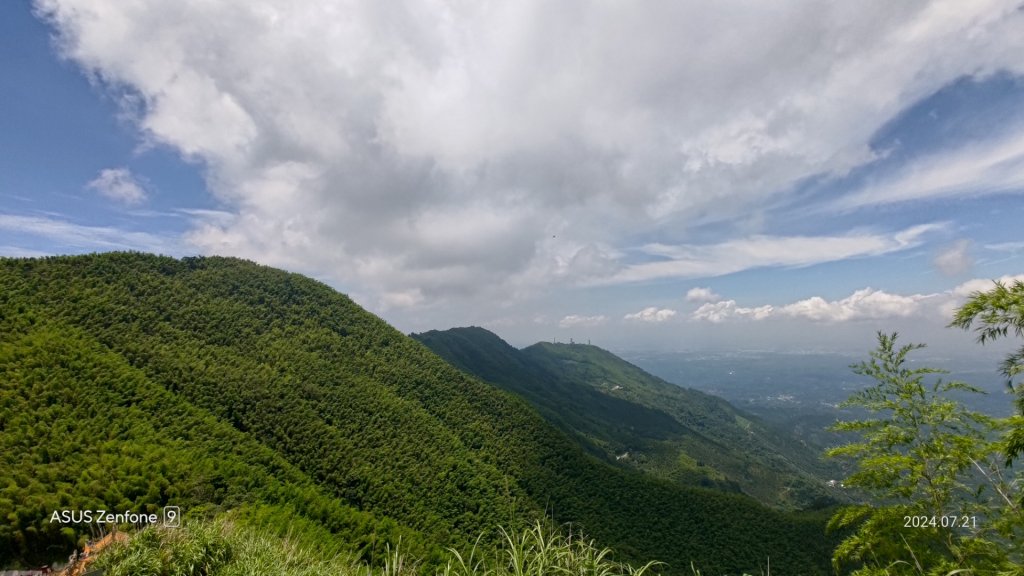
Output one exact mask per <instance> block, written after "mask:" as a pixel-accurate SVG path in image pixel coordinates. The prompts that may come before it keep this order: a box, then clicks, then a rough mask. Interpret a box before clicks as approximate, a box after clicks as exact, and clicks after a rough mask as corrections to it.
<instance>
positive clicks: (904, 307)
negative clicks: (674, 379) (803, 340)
mask: <svg viewBox="0 0 1024 576" xmlns="http://www.w3.org/2000/svg"><path fill="white" fill-rule="evenodd" d="M935 298H936V295H935V294H914V295H911V296H904V295H900V294H891V293H888V292H885V291H882V290H875V289H872V288H864V289H862V290H857V291H856V292H854V293H853V294H851V295H849V296H847V297H846V298H843V299H840V300H825V299H824V298H822V297H820V296H812V297H810V298H807V299H804V300H799V301H796V302H793V303H791V304H786V305H783V306H772V305H764V306H759V307H756V308H749V307H743V306H738V305H737V304H736V301H735V300H723V301H720V302H713V303H712V302H709V303H707V304H704V305H703V306H701V307H700V308H698V309H697V310H695V311H694V312H693V314H691V316H690V317H691V318H692V319H694V320H705V321H708V322H714V323H720V322H725V321H727V320H734V319H746V320H765V319H768V318H780V317H788V318H800V319H804V320H812V321H815V322H846V321H850V320H864V319H879V318H898V317H907V316H911V315H914V314H917V313H919V312H921V311H922V308H923V305H924V303H926V302H928V301H934V299H935Z"/></svg>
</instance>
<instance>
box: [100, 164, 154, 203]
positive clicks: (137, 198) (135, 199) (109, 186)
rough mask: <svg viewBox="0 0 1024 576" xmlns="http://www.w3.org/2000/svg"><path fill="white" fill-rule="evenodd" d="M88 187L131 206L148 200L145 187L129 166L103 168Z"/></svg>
mask: <svg viewBox="0 0 1024 576" xmlns="http://www.w3.org/2000/svg"><path fill="white" fill-rule="evenodd" d="M86 188H89V189H90V190H95V191H96V192H98V193H99V194H100V195H101V196H105V197H107V198H110V199H111V200H115V201H117V202H120V203H122V204H128V205H130V206H134V205H137V204H142V203H143V202H144V201H145V200H146V191H145V189H144V188H143V187H142V184H140V183H139V181H138V179H136V178H135V176H133V175H132V173H131V171H129V170H128V169H127V168H107V169H106V170H101V171H100V173H99V176H97V177H96V178H95V179H93V180H92V181H90V182H89V183H88V184H86Z"/></svg>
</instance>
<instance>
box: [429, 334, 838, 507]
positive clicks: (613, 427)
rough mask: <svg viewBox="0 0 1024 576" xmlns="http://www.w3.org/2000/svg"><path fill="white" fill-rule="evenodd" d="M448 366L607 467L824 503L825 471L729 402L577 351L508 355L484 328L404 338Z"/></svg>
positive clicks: (584, 349)
mask: <svg viewBox="0 0 1024 576" xmlns="http://www.w3.org/2000/svg"><path fill="white" fill-rule="evenodd" d="M412 336H413V337H414V338H416V339H418V340H420V341H421V342H423V343H424V344H425V345H427V346H428V347H429V348H430V349H431V350H433V351H434V352H436V353H437V354H438V355H440V356H441V357H442V358H444V359H446V360H448V361H449V362H451V363H452V364H454V365H455V366H458V367H459V368H462V369H463V370H466V371H467V372H469V373H471V374H473V375H475V376H477V377H479V378H481V379H483V380H485V381H488V382H491V383H493V384H496V385H497V386H499V387H501V388H503V389H505V390H508V391H510V392H513V393H515V394H518V395H520V396H522V397H523V398H524V399H526V400H528V401H529V402H530V403H531V404H532V405H533V406H534V407H536V408H537V410H538V411H539V412H540V413H541V414H543V415H544V416H545V417H546V418H547V419H548V420H549V421H550V422H551V423H553V424H554V425H556V426H558V427H559V428H561V429H563V430H564V431H566V432H568V433H570V434H571V435H573V436H574V437H576V438H577V439H578V440H579V441H580V443H581V444H582V445H584V446H586V447H588V448H590V449H591V450H592V451H595V452H597V453H599V454H600V455H601V456H602V457H604V458H605V459H606V460H608V461H610V462H616V463H618V464H619V465H624V466H631V467H635V468H638V469H640V470H643V471H645V472H647V473H649V474H652V475H655V476H658V477H661V478H666V479H671V480H674V481H677V482H680V483H682V484H687V485H700V486H706V487H714V488H718V489H725V490H734V491H740V490H742V491H743V492H745V493H747V494H749V495H751V496H754V497H755V498H758V499H759V500H761V501H762V502H764V503H766V504H770V505H775V506H784V507H796V508H799V507H805V506H809V505H815V504H820V503H822V502H825V501H828V500H829V497H830V495H831V494H830V493H829V492H828V491H827V490H826V489H825V487H824V482H823V480H822V478H821V477H822V476H824V475H825V474H826V473H827V469H826V467H825V466H826V465H825V464H823V463H822V462H820V459H819V457H818V455H817V453H815V452H814V451H812V450H810V449H807V448H805V447H803V446H802V445H801V444H800V443H799V442H798V441H797V440H796V439H794V438H792V437H788V436H786V435H785V434H783V433H780V432H779V431H777V430H775V429H773V428H772V427H770V426H768V425H766V424H764V423H762V422H761V421H760V420H759V419H758V418H756V417H754V416H752V415H749V414H745V413H743V412H741V411H739V410H737V409H735V408H733V407H732V406H731V405H730V404H729V403H728V402H726V401H724V400H722V399H720V398H717V397H715V396H711V395H709V394H705V393H703V392H699V391H696V390H692V389H687V388H682V387H679V386H676V385H674V384H671V383H668V382H665V381H664V380H661V379H660V378H657V377H655V376H652V375H650V374H648V373H646V372H644V371H643V370H641V369H640V368H637V367H636V366H634V365H632V364H630V363H628V362H626V361H625V360H622V359H621V358H619V357H617V356H615V355H614V354H612V353H610V352H608V351H606V350H602V349H601V348H598V347H596V346H590V345H584V344H548V343H539V344H535V345H533V346H530V347H528V348H525V349H523V350H517V349H516V348H514V347H512V346H510V345H509V344H508V343H506V342H505V341H503V340H501V339H500V338H499V337H498V336H497V335H495V334H493V333H491V332H488V331H487V330H484V329H483V328H477V327H470V328H453V329H451V330H445V331H436V330H435V331H430V332H425V333H422V334H413V335H412Z"/></svg>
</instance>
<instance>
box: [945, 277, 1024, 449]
mask: <svg viewBox="0 0 1024 576" xmlns="http://www.w3.org/2000/svg"><path fill="white" fill-rule="evenodd" d="M950 326H956V327H957V328H962V329H964V330H969V329H971V328H972V327H973V328H974V331H975V332H977V333H978V342H979V343H981V344H982V345H984V344H986V343H988V342H991V341H994V340H998V339H1000V338H1005V337H1007V336H1008V335H1009V334H1010V333H1011V332H1012V333H1013V334H1014V335H1015V336H1017V337H1018V338H1022V337H1024V281H1021V280H1016V281H1014V282H1013V283H1011V284H1009V285H1007V284H1005V283H1003V282H996V283H995V286H994V287H993V288H992V289H991V290H989V291H988V292H974V293H973V294H971V297H970V300H968V301H967V303H965V304H964V305H963V306H961V307H960V308H959V309H958V310H957V311H956V314H955V315H954V317H953V322H951V323H950ZM1000 372H1002V374H1003V375H1004V376H1006V379H1007V386H1009V387H1010V389H1011V390H1012V391H1014V392H1015V393H1016V394H1017V412H1018V416H1017V417H1015V418H1014V419H1012V422H1011V426H1010V432H1009V434H1007V437H1006V446H1005V452H1006V457H1007V458H1008V459H1010V460H1013V459H1014V458H1016V457H1018V456H1020V455H1021V454H1024V386H1021V385H1020V383H1017V384H1016V385H1015V383H1014V379H1015V378H1017V377H1018V376H1020V375H1022V374H1024V346H1021V347H1020V348H1019V349H1018V350H1016V351H1015V352H1011V353H1010V354H1008V355H1007V356H1006V358H1005V359H1004V360H1003V363H1002V364H1001V365H1000Z"/></svg>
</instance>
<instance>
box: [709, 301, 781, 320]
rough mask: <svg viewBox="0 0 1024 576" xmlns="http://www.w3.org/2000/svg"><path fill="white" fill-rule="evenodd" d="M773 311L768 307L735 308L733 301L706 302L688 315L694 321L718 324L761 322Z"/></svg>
mask: <svg viewBox="0 0 1024 576" xmlns="http://www.w3.org/2000/svg"><path fill="white" fill-rule="evenodd" d="M774 311H775V309H774V308H773V307H772V306H770V305H765V306H758V307H756V308H747V307H743V306H737V305H736V301H735V300H722V301H720V302H708V303H706V304H704V305H702V306H701V307H700V308H697V309H696V310H694V311H693V313H692V314H691V315H690V318H692V319H694V320H706V321H708V322H713V323H715V324H719V323H721V322H725V321H726V320H732V319H736V318H744V319H751V320H763V319H765V318H768V317H770V316H772V314H773V312H774Z"/></svg>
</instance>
